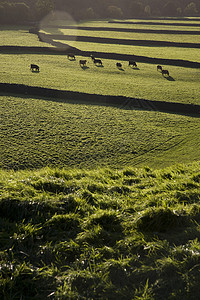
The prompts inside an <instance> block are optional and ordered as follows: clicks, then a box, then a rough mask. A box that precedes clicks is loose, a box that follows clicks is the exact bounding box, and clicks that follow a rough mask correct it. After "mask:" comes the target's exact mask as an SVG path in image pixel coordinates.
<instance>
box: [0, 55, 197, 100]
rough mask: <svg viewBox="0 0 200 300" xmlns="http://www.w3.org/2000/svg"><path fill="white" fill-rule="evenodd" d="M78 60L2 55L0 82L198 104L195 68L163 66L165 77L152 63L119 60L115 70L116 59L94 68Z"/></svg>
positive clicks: (58, 56)
mask: <svg viewBox="0 0 200 300" xmlns="http://www.w3.org/2000/svg"><path fill="white" fill-rule="evenodd" d="M79 59H84V57H76V60H75V61H70V60H68V59H67V57H66V56H64V55H36V54H28V55H27V54H16V55H15V54H2V55H0V63H1V69H0V76H1V82H7V83H19V84H26V85H31V86H41V87H47V88H54V89H61V90H69V91H79V92H85V93H90V94H102V95H123V96H127V97H136V98H144V99H149V100H158V101H172V102H181V103H193V104H199V99H200V89H199V78H200V73H199V70H198V69H191V68H182V67H175V66H164V67H165V68H167V69H168V70H169V73H170V77H169V78H164V77H163V76H162V75H161V73H160V72H157V69H156V65H154V64H143V63H138V69H132V68H130V67H129V66H128V62H122V67H123V68H122V69H118V68H117V67H116V61H115V60H110V59H104V60H102V61H103V67H97V66H95V65H94V64H93V62H92V60H91V58H89V57H86V59H87V61H88V62H87V68H86V69H82V68H81V67H80V66H79ZM31 63H34V64H38V65H39V66H40V72H39V73H35V72H31V71H30V64H31ZM152 87H153V88H152Z"/></svg>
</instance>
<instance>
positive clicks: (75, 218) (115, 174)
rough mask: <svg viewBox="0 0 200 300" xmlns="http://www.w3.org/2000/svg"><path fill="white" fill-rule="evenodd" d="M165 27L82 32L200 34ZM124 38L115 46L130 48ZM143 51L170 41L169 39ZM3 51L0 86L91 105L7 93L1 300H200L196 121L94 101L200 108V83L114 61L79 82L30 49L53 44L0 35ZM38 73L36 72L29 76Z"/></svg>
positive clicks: (0, 109)
mask: <svg viewBox="0 0 200 300" xmlns="http://www.w3.org/2000/svg"><path fill="white" fill-rule="evenodd" d="M133 21H134V20H133ZM191 21H192V20H191ZM160 22H161V21H160ZM165 22H166V24H168V25H162V24H160V25H147V24H146V25H145V24H142V25H141V24H119V23H115V24H114V23H108V22H106V21H102V22H97V21H95V22H93V21H91V22H84V23H81V24H77V25H79V26H81V25H82V26H96V27H98V26H99V28H100V27H103V26H104V27H105V26H106V27H107V26H110V27H112V28H119V27H121V28H136V27H137V28H147V27H148V28H153V29H158V28H159V30H161V29H166V28H168V29H172V28H173V30H174V29H177V30H183V31H184V32H186V31H189V30H190V31H191V30H199V28H198V27H192V26H172V25H169V23H170V22H172V20H168V21H165ZM180 22H181V21H177V24H178V23H180ZM192 22H193V21H192ZM195 22H197V21H195ZM185 23H186V22H185ZM186 24H187V23H186ZM42 29H44V28H42ZM61 30H62V29H59V28H58V29H57V32H58V33H59V34H60V33H61ZM67 32H68V31H65V30H64V31H63V33H64V34H66V33H67ZM15 33H16V34H15ZM82 33H84V34H88V36H89V35H90V34H91V35H92V34H93V35H94V33H92V31H89V30H88V33H87V32H83V31H82ZM115 33H117V32H115ZM115 33H114V32H111V31H110V34H111V35H109V37H112V36H118V37H122V36H123V35H121V33H118V34H116V35H115ZM96 34H97V36H100V34H102V33H100V31H96V32H95V35H96ZM104 34H105V33H103V35H104ZM134 35H135V34H134ZM106 36H107V33H106ZM131 36H132V35H129V34H128V35H126V38H127V39H129V38H131ZM184 36H185V35H183V37H184ZM139 37H141V38H142V39H152V40H153V39H155V40H160V38H162V39H166V40H167V37H168V40H169V41H173V40H174V36H172V35H170V34H168V35H166V36H161V35H160V34H158V35H157V37H158V38H157V37H156V36H155V35H152V34H151V35H149V34H148V33H147V34H146V35H144V34H137V35H135V38H136V39H139ZM145 37H146V38H145ZM185 37H186V40H187V41H189V40H190V39H191V40H190V41H191V42H193V41H194V40H195V35H190V36H189V35H186V36H185ZM180 38H181V37H180V36H178V35H177V40H180ZM0 41H1V42H0V46H17V47H16V48H12V50H11V48H9V47H8V48H7V53H5V51H6V50H5V48H4V50H3V51H2V53H1V54H0V64H1V68H0V78H1V83H16V84H23V85H24V86H33V87H45V88H49V89H56V90H67V91H75V92H84V93H86V94H85V98H84V100H82V101H78V100H73V101H72V99H71V98H70V97H69V99H65V100H64V99H60V100H58V99H54V98H53V97H46V98H45V97H42V96H38V97H33V95H31V94H30V95H29V94H27V93H25V92H26V91H27V90H26V89H24V92H23V89H22V94H20V95H19V94H15V93H14V90H13V89H12V91H13V92H12V93H11V91H10V92H9V91H8V92H7V93H5V92H2V91H0V119H1V122H0V225H1V229H0V299H2V300H22V299H24V300H28V299H30V300H44V299H54V300H67V299H69V300H77V299H81V300H89V299H90V300H96V299H98V300H116V299H117V300H160V299H166V300H188V299H190V300H196V299H198V297H199V294H200V287H199V278H200V275H199V274H200V242H199V239H200V227H199V223H200V192H199V191H200V171H199V168H200V162H199V154H200V140H199V136H200V121H199V115H198V112H197V114H195V115H190V114H189V113H188V112H187V111H185V114H180V113H169V112H161V111H156V110H155V108H154V107H153V106H150V105H149V106H148V108H143V109H142V108H140V109H133V108H130V107H129V106H128V104H124V105H116V104H115V103H114V104H113V103H112V105H111V103H107V104H106V105H105V104H103V103H100V102H98V104H97V101H95V100H94V102H91V101H89V100H88V99H89V95H90V94H93V95H95V97H96V98H97V96H96V94H100V95H115V96H120V95H123V96H127V97H133V98H134V97H135V98H141V99H146V100H149V101H151V100H158V101H165V102H166V103H168V102H178V103H182V104H198V105H200V103H199V101H200V100H199V99H200V90H199V78H200V77H199V76H200V73H199V69H194V68H186V67H177V66H175V65H170V66H169V65H168V66H167V65H166V66H164V67H165V68H167V69H168V70H169V72H170V76H169V77H166V78H165V77H163V76H162V75H161V73H159V72H157V70H156V65H155V64H147V63H138V68H136V69H131V68H130V67H128V62H123V61H122V68H121V69H118V68H116V60H114V59H103V66H102V67H97V66H95V65H94V64H93V63H92V61H91V58H86V59H87V60H88V62H87V67H86V68H81V67H80V66H79V63H78V61H79V59H81V58H83V57H82V56H77V57H76V60H74V61H70V60H68V59H67V57H66V55H61V54H60V55H58V54H52V55H44V54H37V53H35V52H34V51H35V50H34V49H33V48H31V47H34V46H41V47H42V46H45V47H46V46H47V44H44V43H41V42H39V40H38V38H37V36H36V35H33V34H28V29H27V28H21V27H20V28H19V27H17V28H16V30H15V29H14V28H13V27H12V28H8V30H6V29H5V28H3V29H2V30H1V31H0ZM62 43H63V41H62ZM69 43H71V44H72V45H73V46H75V47H78V48H80V49H81V50H89V51H98V52H101V51H102V52H107V53H108V52H110V53H122V54H126V53H127V54H131V53H132V54H135V55H146V56H148V57H160V58H174V59H186V60H191V61H194V62H200V56H199V49H192V48H188V49H186V48H178V47H176V48H175V47H168V48H167V47H139V46H137V47H135V46H134V47H133V46H124V45H117V44H116V45H114V44H113V45H110V44H99V43H84V42H77V41H73V42H69ZM18 46H28V47H29V50H31V49H32V52H31V51H29V54H28V53H26V52H25V49H24V48H20V47H18ZM1 49H2V48H1V47H0V51H1ZM32 63H34V64H38V65H39V66H40V72H38V73H37V72H31V71H30V64H32ZM1 87H2V85H1ZM2 90H3V89H2ZM48 92H49V93H50V90H48ZM71 94H72V93H71ZM87 97H88V98H87ZM90 99H91V98H90ZM98 99H99V98H98ZM128 103H129V102H128ZM145 103H147V102H145ZM159 103H160V102H159ZM136 167H137V168H136Z"/></svg>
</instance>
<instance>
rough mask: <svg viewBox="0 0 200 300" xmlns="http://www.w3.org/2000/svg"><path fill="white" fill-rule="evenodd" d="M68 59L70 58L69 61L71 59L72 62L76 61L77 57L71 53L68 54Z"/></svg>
mask: <svg viewBox="0 0 200 300" xmlns="http://www.w3.org/2000/svg"><path fill="white" fill-rule="evenodd" d="M67 58H68V59H71V60H72V59H73V60H75V55H74V54H70V53H69V54H67Z"/></svg>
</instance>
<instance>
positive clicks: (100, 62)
mask: <svg viewBox="0 0 200 300" xmlns="http://www.w3.org/2000/svg"><path fill="white" fill-rule="evenodd" d="M93 62H94V64H98V65H101V66H102V61H101V60H100V59H98V58H94V59H93Z"/></svg>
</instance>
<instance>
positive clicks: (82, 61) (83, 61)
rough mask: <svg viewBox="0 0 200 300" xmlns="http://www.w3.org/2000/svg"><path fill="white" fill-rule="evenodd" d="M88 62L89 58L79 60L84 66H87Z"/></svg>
mask: <svg viewBox="0 0 200 300" xmlns="http://www.w3.org/2000/svg"><path fill="white" fill-rule="evenodd" d="M86 62H87V60H86V59H84V60H83V59H81V60H79V65H80V66H82V67H83V66H85V65H86Z"/></svg>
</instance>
